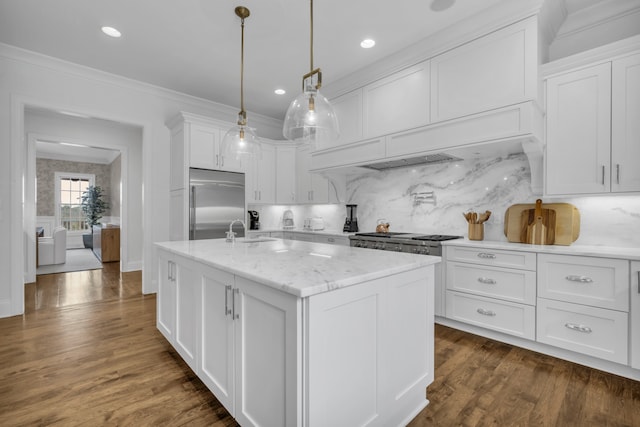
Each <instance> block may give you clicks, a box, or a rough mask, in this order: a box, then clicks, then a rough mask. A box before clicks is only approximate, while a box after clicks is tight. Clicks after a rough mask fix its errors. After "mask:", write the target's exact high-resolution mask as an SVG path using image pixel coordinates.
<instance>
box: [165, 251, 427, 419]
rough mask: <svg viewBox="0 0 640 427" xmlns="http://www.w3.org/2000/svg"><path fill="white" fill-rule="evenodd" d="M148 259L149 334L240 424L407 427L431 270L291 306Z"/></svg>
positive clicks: (421, 355)
mask: <svg viewBox="0 0 640 427" xmlns="http://www.w3.org/2000/svg"><path fill="white" fill-rule="evenodd" d="M157 252H158V260H159V273H160V277H159V279H160V283H159V285H160V286H159V289H158V296H157V304H158V305H157V316H158V317H157V327H158V329H159V330H160V332H161V333H162V334H163V335H164V336H165V337H166V338H167V340H168V341H169V342H170V343H171V345H172V346H173V347H174V348H175V349H176V351H177V352H178V353H179V354H180V356H181V357H182V358H183V359H184V360H185V361H186V362H187V364H188V365H189V367H190V368H191V369H192V370H193V371H194V373H195V374H196V375H197V376H198V377H199V378H200V379H201V380H202V381H203V383H204V384H205V385H206V386H207V387H208V388H209V389H210V390H211V392H212V393H213V394H214V395H215V396H216V398H217V399H218V400H219V401H220V403H222V405H223V406H224V407H225V408H226V409H227V410H228V411H229V413H230V414H231V415H232V416H233V417H234V418H235V419H236V421H237V422H238V423H239V424H240V425H242V426H279V427H280V426H292V427H293V426H352V425H361V426H389V425H406V424H407V423H408V422H409V421H410V420H411V419H412V418H413V417H414V416H415V414H417V413H418V412H420V410H422V409H423V408H424V407H425V406H426V405H427V403H428V400H427V399H426V397H425V394H426V389H427V386H428V385H429V384H431V383H432V382H433V377H434V347H433V346H434V335H433V334H434V330H433V320H434V315H433V308H432V307H433V305H432V301H433V274H434V267H433V266H428V267H421V268H418V269H415V270H411V271H407V272H403V273H397V274H394V275H392V276H387V277H383V278H380V279H374V280H371V281H368V282H365V283H362V284H358V285H353V286H349V287H346V288H341V289H337V290H334V291H330V292H324V293H320V294H316V295H312V296H310V297H306V298H298V297H296V296H294V295H292V294H289V293H285V292H282V291H280V290H277V289H274V288H271V287H269V286H266V285H263V284H260V283H258V282H254V281H251V280H248V279H246V278H243V277H240V276H237V275H233V274H230V273H229V272H226V271H222V270H219V269H217V268H214V267H211V266H209V265H205V264H203V263H199V262H197V261H195V260H193V259H190V258H186V257H182V256H179V255H175V254H173V253H171V252H169V251H167V250H165V249H157Z"/></svg>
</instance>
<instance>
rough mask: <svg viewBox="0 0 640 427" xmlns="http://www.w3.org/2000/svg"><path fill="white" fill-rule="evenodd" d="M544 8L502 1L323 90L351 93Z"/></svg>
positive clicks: (539, 3)
mask: <svg viewBox="0 0 640 427" xmlns="http://www.w3.org/2000/svg"><path fill="white" fill-rule="evenodd" d="M554 1H557V0H554ZM543 7H544V1H543V0H519V1H506V2H502V3H499V4H497V5H494V6H493V7H491V8H488V9H485V10H483V11H481V12H480V13H478V14H476V15H474V16H472V17H469V18H467V19H464V20H462V21H460V22H458V23H457V24H455V25H452V26H451V27H448V28H445V29H443V30H442V31H439V32H438V33H436V34H434V35H432V36H430V37H427V38H425V39H422V40H420V41H418V42H416V43H414V44H412V45H411V46H409V47H407V48H405V49H403V50H401V51H398V52H396V53H394V54H392V55H389V56H387V57H385V58H382V59H381V60H379V61H377V62H375V63H373V64H371V65H369V66H367V67H363V68H361V69H359V70H357V71H354V72H353V73H351V74H349V75H347V76H345V77H343V78H341V79H338V80H336V81H333V82H330V83H325V84H323V89H324V90H323V92H324V94H325V95H326V96H327V97H329V98H335V97H337V96H340V95H343V94H345V93H347V92H351V91H353V90H355V89H357V88H360V87H362V86H364V85H367V84H369V83H372V82H374V81H376V80H379V79H381V78H383V77H386V76H388V75H390V74H393V73H395V72H398V71H400V70H402V69H405V68H407V67H410V66H412V65H415V64H417V63H419V62H422V61H425V60H427V59H429V58H433V57H434V56H436V55H439V54H441V53H444V52H446V51H448V50H451V49H453V48H455V47H458V46H460V45H463V44H465V43H468V42H470V41H472V40H474V39H477V38H479V37H482V36H484V35H486V34H489V33H491V32H494V31H497V30H499V29H501V28H504V27H506V26H509V25H511V24H514V23H516V22H518V21H522V20H524V19H527V18H530V17H532V16H536V15H537V14H538V13H540V11H541V10H542V9H543Z"/></svg>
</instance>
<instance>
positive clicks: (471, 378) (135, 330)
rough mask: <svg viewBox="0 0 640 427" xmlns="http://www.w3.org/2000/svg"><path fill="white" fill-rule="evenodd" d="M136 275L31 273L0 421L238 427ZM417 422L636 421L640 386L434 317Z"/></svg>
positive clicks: (4, 349)
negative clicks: (168, 333) (431, 377)
mask: <svg viewBox="0 0 640 427" xmlns="http://www.w3.org/2000/svg"><path fill="white" fill-rule="evenodd" d="M140 289H141V274H140V272H135V273H120V272H119V271H118V263H112V264H105V268H104V269H103V270H94V271H91V272H74V273H62V274H55V275H48V276H39V277H38V281H37V282H36V283H34V284H28V285H27V286H26V290H25V294H26V299H25V306H26V313H25V315H23V316H16V317H12V318H7V319H0V425H1V426H34V425H42V426H44V425H46V426H50V425H52V426H75V425H91V426H94V425H117V426H129V425H135V426H147V425H153V426H163V425H167V426H180V425H189V426H216V427H217V426H236V425H237V424H236V423H235V421H234V420H233V418H232V417H231V416H230V415H229V414H228V413H227V412H226V410H225V409H224V408H223V407H222V406H221V405H220V404H219V403H218V401H217V400H216V399H215V397H214V396H213V395H212V394H211V393H210V392H209V391H208V390H207V388H206V387H205V386H204V385H203V384H202V382H200V380H198V378H196V377H195V375H194V374H193V373H192V372H191V370H190V369H189V368H188V367H187V366H186V364H185V363H184V362H183V361H182V360H181V359H180V357H179V356H178V355H177V354H176V353H175V351H174V350H173V349H172V348H171V346H170V345H169V344H168V343H167V342H166V340H165V339H164V338H163V337H162V336H161V335H160V333H159V332H158V331H157V330H156V328H155V302H156V300H155V296H153V295H142V294H141V292H140ZM435 345H436V373H435V377H436V380H435V382H434V383H433V384H432V385H431V386H429V388H428V395H429V399H430V401H431V403H430V404H429V406H428V407H427V408H425V409H424V410H423V411H422V412H421V413H420V414H419V415H418V416H417V417H416V418H415V419H414V420H413V421H412V422H411V423H410V426H411V427H419V426H489V425H492V426H581V427H582V426H640V383H639V382H636V381H632V380H628V379H625V378H621V377H617V376H615V375H610V374H606V373H603V372H600V371H597V370H593V369H590V368H585V367H582V366H579V365H575V364H572V363H569V362H564V361H561V360H558V359H555V358H553V357H549V356H544V355H541V354H538V353H534V352H531V351H528V350H524V349H519V348H517V347H512V346H509V345H507V344H502V343H499V342H495V341H492V340H489V339H485V338H482V337H478V336H475V335H471V334H468V333H465V332H461V331H457V330H454V329H450V328H447V327H444V326H439V325H436V343H435Z"/></svg>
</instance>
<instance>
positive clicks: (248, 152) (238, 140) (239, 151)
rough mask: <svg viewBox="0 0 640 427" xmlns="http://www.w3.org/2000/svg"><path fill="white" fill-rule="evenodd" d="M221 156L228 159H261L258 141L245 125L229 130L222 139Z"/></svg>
mask: <svg viewBox="0 0 640 427" xmlns="http://www.w3.org/2000/svg"><path fill="white" fill-rule="evenodd" d="M220 151H221V152H222V155H223V156H224V157H226V158H228V159H236V160H241V159H243V158H244V159H246V158H250V157H253V158H254V159H259V158H261V157H262V150H261V149H260V139H259V138H258V136H257V135H256V133H255V131H254V129H252V128H250V127H248V126H246V125H236V126H234V127H232V128H231V129H229V130H228V131H227V133H226V134H225V135H224V138H222V145H221V150H220Z"/></svg>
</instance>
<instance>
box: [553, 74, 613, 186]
mask: <svg viewBox="0 0 640 427" xmlns="http://www.w3.org/2000/svg"><path fill="white" fill-rule="evenodd" d="M610 150H611V64H610V63H604V64H599V65H596V66H593V67H588V68H583V69H580V70H577V71H574V72H570V73H566V74H562V75H559V76H556V77H552V78H550V79H548V80H547V147H546V155H545V159H546V179H545V188H546V194H549V195H560V194H583V193H603V192H609V191H610V190H611V181H610V178H609V177H610V172H611V171H610V165H611V151H610ZM568 170H570V173H567V171H568Z"/></svg>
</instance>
